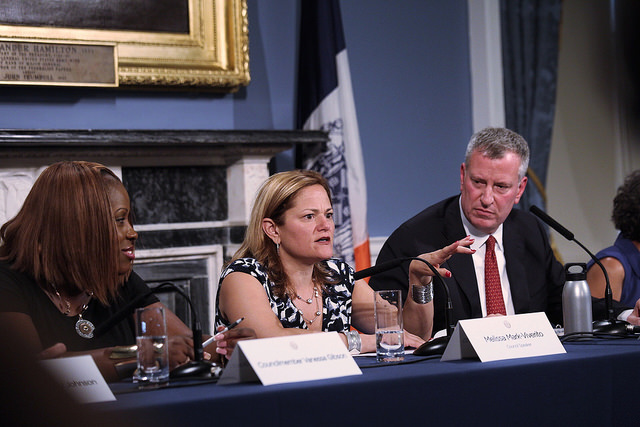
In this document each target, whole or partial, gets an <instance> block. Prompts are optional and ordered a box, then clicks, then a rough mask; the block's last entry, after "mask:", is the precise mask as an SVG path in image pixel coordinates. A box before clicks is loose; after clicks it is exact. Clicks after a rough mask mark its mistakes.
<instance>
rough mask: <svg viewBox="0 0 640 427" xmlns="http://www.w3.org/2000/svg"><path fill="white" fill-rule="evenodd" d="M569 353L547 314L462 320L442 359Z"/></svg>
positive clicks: (504, 357)
mask: <svg viewBox="0 0 640 427" xmlns="http://www.w3.org/2000/svg"><path fill="white" fill-rule="evenodd" d="M560 353H566V351H565V349H564V347H563V346H562V343H561V342H560V340H559V339H558V336H557V335H556V333H555V331H554V330H553V328H552V327H551V324H550V323H549V320H548V319H547V316H546V315H545V314H544V313H527V314H516V315H512V316H493V317H484V318H481V319H466V320H460V321H459V322H458V325H457V326H456V328H455V330H454V331H453V335H452V336H451V339H450V341H449V344H448V345H447V348H446V349H445V351H444V354H443V355H442V358H441V359H440V360H441V361H448V360H459V359H470V358H479V359H480V361H481V362H490V361H494V360H506V359H517V358H523V357H533V356H546V355H549V354H560Z"/></svg>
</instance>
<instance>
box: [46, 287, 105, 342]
mask: <svg viewBox="0 0 640 427" xmlns="http://www.w3.org/2000/svg"><path fill="white" fill-rule="evenodd" d="M51 286H53V290H54V291H55V292H56V296H57V297H58V299H59V300H60V304H61V305H60V310H62V313H63V314H64V315H65V316H69V315H70V314H71V303H70V302H69V300H68V299H66V298H62V295H60V292H58V288H56V285H54V284H53V283H52V284H51ZM87 295H89V299H88V300H87V302H85V303H84V305H83V306H82V309H80V313H78V321H77V322H76V333H77V334H78V335H80V336H81V337H82V338H86V339H90V338H93V331H94V330H95V329H96V327H95V326H94V325H93V323H91V322H90V321H89V320H87V319H84V318H83V317H82V315H83V314H84V312H85V311H87V308H88V307H89V303H90V302H91V298H92V297H93V292H91V293H88V294H87Z"/></svg>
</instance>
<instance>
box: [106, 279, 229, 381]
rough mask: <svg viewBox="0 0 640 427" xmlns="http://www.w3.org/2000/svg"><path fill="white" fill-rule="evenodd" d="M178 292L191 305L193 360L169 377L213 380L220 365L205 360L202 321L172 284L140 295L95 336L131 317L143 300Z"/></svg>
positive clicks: (107, 322)
mask: <svg viewBox="0 0 640 427" xmlns="http://www.w3.org/2000/svg"><path fill="white" fill-rule="evenodd" d="M172 292H176V293H179V294H180V295H182V297H183V298H184V299H185V300H186V301H187V302H188V303H189V307H190V308H191V332H192V335H193V354H194V356H193V360H191V361H189V362H187V363H185V364H183V365H180V366H177V367H175V368H174V369H173V370H172V371H171V372H170V373H169V377H170V378H174V379H179V378H193V377H197V378H211V377H212V376H213V372H214V370H215V371H217V370H218V369H216V368H217V367H218V365H217V364H216V363H214V362H209V361H205V360H204V349H203V347H202V328H201V327H200V321H199V320H198V316H197V313H196V310H195V307H194V306H193V303H192V302H191V298H189V296H188V295H187V294H186V293H185V292H184V291H183V290H182V289H180V288H179V287H177V286H176V285H174V284H173V283H170V282H164V283H161V284H160V285H158V286H156V287H155V288H153V289H150V290H149V292H146V293H144V294H141V295H138V296H137V297H135V298H134V299H133V300H131V301H130V302H129V303H127V305H125V306H124V307H122V308H121V309H120V310H118V311H117V312H116V313H115V314H114V315H113V316H111V317H110V318H109V319H108V320H107V321H106V322H104V323H103V324H101V325H99V326H98V327H96V330H95V331H94V336H96V337H99V336H101V335H102V334H104V333H105V332H107V331H109V330H110V329H111V328H113V327H114V326H115V325H116V324H118V323H120V322H121V321H122V320H124V318H125V317H128V316H130V315H131V314H132V313H133V310H134V309H135V308H138V307H139V305H140V303H141V302H142V300H143V299H144V298H146V297H148V296H149V295H151V294H161V293H172Z"/></svg>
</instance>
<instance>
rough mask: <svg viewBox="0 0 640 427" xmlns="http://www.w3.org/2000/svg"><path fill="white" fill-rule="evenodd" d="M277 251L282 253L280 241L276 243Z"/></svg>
mask: <svg viewBox="0 0 640 427" xmlns="http://www.w3.org/2000/svg"><path fill="white" fill-rule="evenodd" d="M276 253H277V254H278V255H280V243H276Z"/></svg>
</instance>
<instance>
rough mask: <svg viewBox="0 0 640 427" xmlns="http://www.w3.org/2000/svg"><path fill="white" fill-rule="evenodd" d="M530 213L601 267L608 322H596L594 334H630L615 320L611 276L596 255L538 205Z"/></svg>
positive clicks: (530, 209) (532, 207) (533, 206)
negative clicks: (580, 249)
mask: <svg viewBox="0 0 640 427" xmlns="http://www.w3.org/2000/svg"><path fill="white" fill-rule="evenodd" d="M529 211H531V213H533V214H534V215H535V216H537V217H538V218H540V219H541V220H542V221H543V222H544V223H545V224H547V225H548V226H550V227H552V228H553V229H554V230H556V231H557V232H558V233H560V234H561V235H562V236H563V237H564V238H565V239H567V240H569V241H573V242H575V243H576V244H578V246H580V247H581V248H582V249H584V250H585V252H587V254H589V256H590V257H591V259H592V260H593V262H595V263H596V264H598V267H600V269H601V270H602V272H603V273H604V280H605V284H606V285H605V291H604V303H605V309H606V311H607V319H606V320H598V321H594V322H593V331H594V332H607V333H611V334H626V333H628V329H627V328H625V327H624V326H623V327H621V326H620V324H621V323H625V322H621V321H619V320H617V319H616V318H615V316H614V314H613V292H612V291H611V283H610V282H609V275H608V274H607V269H606V268H604V266H603V265H602V263H601V262H600V260H599V259H598V258H596V256H595V255H594V254H592V253H591V251H589V249H587V248H586V247H585V246H584V245H583V244H582V243H580V242H579V241H578V240H577V239H576V238H575V237H574V235H573V233H572V232H570V231H569V230H567V229H566V228H564V227H563V226H562V225H560V224H559V223H558V222H557V221H556V220H554V219H553V218H551V217H550V216H549V215H548V214H547V213H546V212H544V211H543V210H542V209H540V208H539V207H537V206H536V205H532V206H531V207H530V208H529Z"/></svg>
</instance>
